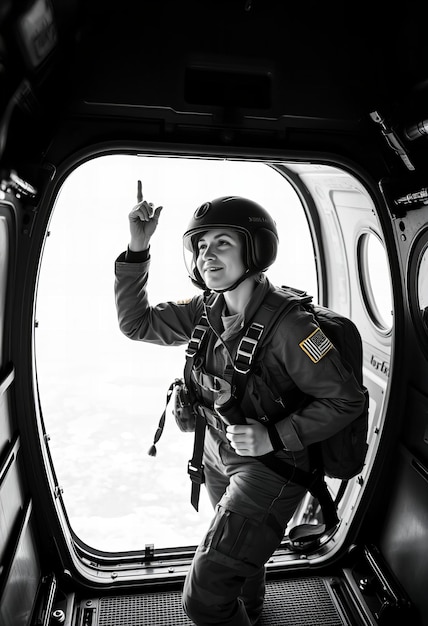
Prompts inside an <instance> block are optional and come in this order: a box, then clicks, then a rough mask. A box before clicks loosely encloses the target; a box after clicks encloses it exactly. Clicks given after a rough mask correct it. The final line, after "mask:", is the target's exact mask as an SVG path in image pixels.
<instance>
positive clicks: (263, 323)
mask: <svg viewBox="0 0 428 626" xmlns="http://www.w3.org/2000/svg"><path fill="white" fill-rule="evenodd" d="M311 301H312V296H308V295H307V293H306V292H305V291H300V290H298V289H292V288H291V287H279V288H276V289H275V290H274V291H269V292H268V293H267V295H266V297H265V299H264V300H263V302H262V304H261V305H260V307H259V309H258V311H257V312H256V314H255V315H254V317H253V319H252V321H251V322H250V324H249V325H248V326H247V327H246V330H245V333H244V335H243V337H242V338H241V340H240V342H239V344H238V347H237V349H236V353H235V359H234V364H233V369H234V371H233V379H232V385H233V386H234V388H235V393H234V395H235V397H236V398H237V400H239V399H240V398H241V397H242V394H243V392H244V389H245V385H246V379H247V376H248V374H249V373H250V371H251V369H252V367H253V365H254V359H255V355H256V353H257V351H258V350H259V348H260V347H261V346H262V345H263V344H264V343H265V342H266V341H267V339H268V338H269V336H270V335H271V333H272V332H273V331H274V329H275V327H276V325H277V323H279V322H280V321H281V320H282V319H283V317H284V316H285V315H287V313H288V312H289V311H290V310H291V309H292V308H294V307H295V306H297V305H301V304H303V305H305V304H309V303H310V302H311Z"/></svg>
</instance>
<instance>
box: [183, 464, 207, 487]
mask: <svg viewBox="0 0 428 626" xmlns="http://www.w3.org/2000/svg"><path fill="white" fill-rule="evenodd" d="M187 473H188V474H189V476H190V480H191V481H192V483H195V484H196V485H203V484H204V482H205V475H204V466H203V465H200V466H199V467H195V466H194V465H193V461H192V460H190V461H189V462H188V464H187Z"/></svg>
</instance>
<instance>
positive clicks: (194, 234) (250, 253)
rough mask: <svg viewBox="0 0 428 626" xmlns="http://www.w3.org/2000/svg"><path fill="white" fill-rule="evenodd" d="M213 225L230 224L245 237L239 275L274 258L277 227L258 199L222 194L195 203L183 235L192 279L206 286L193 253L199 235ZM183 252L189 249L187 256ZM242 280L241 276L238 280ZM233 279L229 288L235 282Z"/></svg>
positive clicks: (251, 272) (253, 271)
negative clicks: (191, 216) (244, 267)
mask: <svg viewBox="0 0 428 626" xmlns="http://www.w3.org/2000/svg"><path fill="white" fill-rule="evenodd" d="M213 228H232V229H233V230H236V231H237V232H238V233H241V234H242V235H243V237H244V241H245V246H244V250H245V252H244V259H243V260H244V263H245V265H246V267H247V272H246V273H245V274H244V276H243V277H242V278H243V279H244V278H247V277H248V276H251V275H254V274H258V273H259V272H262V271H264V270H266V269H267V268H268V267H269V266H270V265H272V263H273V262H274V261H275V259H276V254H277V251H278V231H277V228H276V224H275V222H274V220H273V219H272V217H271V216H270V215H269V213H268V212H267V211H266V210H265V209H264V208H263V207H262V206H260V204H257V202H253V201H252V200H247V198H241V197H239V196H224V197H221V198H216V199H215V200H212V201H211V202H205V203H204V204H202V205H201V206H200V207H198V208H197V209H196V211H195V213H194V215H193V218H192V219H191V221H190V223H189V225H188V227H187V230H186V232H185V233H184V235H183V245H184V251H185V261H186V266H187V270H188V272H189V275H190V278H191V279H192V281H193V282H194V283H195V284H196V285H197V286H198V287H201V288H202V289H205V288H206V286H205V283H204V282H203V280H202V278H201V276H200V274H199V272H198V270H197V269H196V257H197V254H198V250H197V245H196V244H197V241H198V239H199V235H201V234H202V233H204V232H206V231H207V230H211V229H213ZM186 252H187V253H190V258H189V254H188V255H187V257H186ZM239 282H241V279H240V281H239ZM239 282H238V283H236V284H235V285H233V286H232V287H231V288H230V289H233V288H234V287H236V286H237V284H239Z"/></svg>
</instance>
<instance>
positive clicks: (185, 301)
mask: <svg viewBox="0 0 428 626" xmlns="http://www.w3.org/2000/svg"><path fill="white" fill-rule="evenodd" d="M189 302H192V298H186V299H185V300H177V304H189Z"/></svg>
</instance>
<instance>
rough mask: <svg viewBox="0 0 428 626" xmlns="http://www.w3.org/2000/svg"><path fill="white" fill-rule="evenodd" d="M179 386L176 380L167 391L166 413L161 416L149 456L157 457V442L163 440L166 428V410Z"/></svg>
mask: <svg viewBox="0 0 428 626" xmlns="http://www.w3.org/2000/svg"><path fill="white" fill-rule="evenodd" d="M177 384H178V379H177V378H176V379H175V380H174V382H173V383H171V384H170V386H169V388H168V391H167V394H166V403H165V408H164V411H163V413H162V415H161V418H160V420H159V425H158V427H157V430H156V432H155V436H154V437H153V444H152V445H151V446H150V448H149V450H148V452H147V454H148V455H149V456H156V454H157V450H156V444H157V442H158V441H159V439H160V438H161V436H162V433H163V429H164V427H165V418H166V409H167V408H168V404H169V401H170V399H171V395H172V392H173V390H174V387H175V386H176V385H177Z"/></svg>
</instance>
